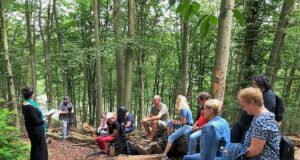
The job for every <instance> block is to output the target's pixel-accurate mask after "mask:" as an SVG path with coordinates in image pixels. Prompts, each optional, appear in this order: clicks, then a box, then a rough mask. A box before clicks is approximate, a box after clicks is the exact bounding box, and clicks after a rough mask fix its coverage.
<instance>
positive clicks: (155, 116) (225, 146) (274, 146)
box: [96, 75, 281, 160]
mask: <svg viewBox="0 0 300 160" xmlns="http://www.w3.org/2000/svg"><path fill="white" fill-rule="evenodd" d="M253 86H254V87H249V88H245V89H241V90H240V91H239V93H238V96H237V98H238V101H239V103H240V108H241V109H242V111H243V113H242V115H241V117H243V114H245V115H247V116H248V117H251V118H248V119H247V120H248V121H250V122H248V123H250V125H249V126H248V128H247V126H246V127H245V126H243V127H244V128H238V129H237V127H233V129H232V130H230V128H229V124H228V122H227V121H226V120H225V119H223V118H222V117H221V116H220V115H221V112H222V108H223V103H222V101H220V100H218V99H210V97H211V96H210V95H209V94H208V93H206V92H201V93H200V94H199V95H198V97H197V100H198V104H199V106H198V108H197V112H198V113H197V116H196V118H195V119H194V120H193V116H192V112H191V110H190V108H189V105H188V102H187V98H186V97H185V96H183V95H178V96H177V98H176V106H175V113H176V114H177V115H178V117H179V118H178V119H176V120H170V119H169V112H168V108H167V106H166V105H165V104H163V103H162V102H161V97H160V96H159V95H156V96H154V97H153V106H152V108H151V111H150V114H149V115H148V116H147V117H146V118H143V119H142V120H141V124H142V126H143V127H144V129H145V131H146V133H147V135H148V139H147V140H148V141H153V139H154V136H155V133H156V131H157V129H163V130H166V132H167V136H168V141H167V145H166V148H165V150H164V152H163V154H162V159H168V157H167V154H168V152H169V151H170V149H171V147H172V144H173V142H174V141H175V140H177V139H178V138H179V137H182V136H185V138H186V140H187V144H188V152H187V155H186V156H184V158H183V159H186V160H190V159H197V160H198V159H200V160H211V159H236V158H237V157H240V158H242V159H243V158H248V159H274V160H279V156H278V155H279V154H278V153H279V143H280V139H281V135H280V130H279V127H278V123H277V122H276V120H275V116H274V114H273V113H272V112H273V111H274V109H273V110H271V109H269V108H270V107H269V103H270V102H271V101H273V100H274V101H275V97H272V95H271V94H272V93H273V94H274V92H273V91H272V90H271V87H270V85H269V80H268V78H266V77H265V76H263V75H259V76H257V77H255V79H254V80H253ZM266 92H268V93H266ZM271 92H272V93H271ZM266 95H267V96H266ZM273 96H275V95H273ZM272 104H273V103H272ZM128 115H130V113H128V114H127V113H126V125H125V129H126V128H130V126H133V127H131V128H130V129H128V132H130V131H133V130H134V128H135V127H134V118H133V116H132V115H131V116H128ZM128 117H131V118H128ZM106 119H107V131H108V134H107V135H105V136H99V137H97V139H96V140H97V142H98V144H99V147H100V148H101V149H102V150H106V151H107V146H106V143H105V142H106V141H113V137H116V136H117V134H118V128H120V127H119V124H118V123H117V122H116V117H115V116H114V115H113V113H107V115H106ZM128 119H130V120H129V121H130V122H128ZM132 119H133V120H132ZM194 121H195V123H194ZM240 121H245V120H244V119H240ZM238 123H239V122H238ZM240 126H241V125H240ZM150 127H151V129H150ZM103 128H104V127H103ZM131 129H133V130H131ZM172 129H173V130H175V131H174V132H173V133H172V132H171V131H172ZM129 130H130V131H129ZM126 132H127V130H126ZM237 133H238V134H237ZM233 137H234V138H233ZM237 139H239V140H237ZM104 143H105V144H104ZM197 145H199V146H200V150H198V151H196V146H197Z"/></svg>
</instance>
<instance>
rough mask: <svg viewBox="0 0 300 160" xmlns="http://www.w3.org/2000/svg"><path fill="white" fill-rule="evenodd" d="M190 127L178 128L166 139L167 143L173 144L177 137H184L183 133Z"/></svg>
mask: <svg viewBox="0 0 300 160" xmlns="http://www.w3.org/2000/svg"><path fill="white" fill-rule="evenodd" d="M191 127H192V126H189V125H184V126H181V127H180V128H178V129H177V130H176V131H175V132H173V133H172V134H171V135H170V136H169V137H168V143H173V142H174V141H175V140H176V139H178V138H179V137H181V136H183V135H185V132H186V131H188V130H189V129H190V128H191Z"/></svg>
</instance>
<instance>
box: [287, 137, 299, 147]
mask: <svg viewBox="0 0 300 160" xmlns="http://www.w3.org/2000/svg"><path fill="white" fill-rule="evenodd" d="M288 137H289V139H290V140H292V141H293V143H294V146H297V147H300V138H297V137H294V136H288Z"/></svg>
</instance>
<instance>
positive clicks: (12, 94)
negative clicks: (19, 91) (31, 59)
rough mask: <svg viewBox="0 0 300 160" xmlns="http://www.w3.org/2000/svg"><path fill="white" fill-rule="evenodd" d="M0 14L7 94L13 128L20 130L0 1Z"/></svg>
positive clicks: (2, 5)
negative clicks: (7, 86) (12, 118)
mask: <svg viewBox="0 0 300 160" xmlns="http://www.w3.org/2000/svg"><path fill="white" fill-rule="evenodd" d="M0 14H1V28H2V38H3V39H2V40H3V49H4V60H5V63H6V70H7V75H8V83H9V93H10V97H11V101H12V102H11V104H12V110H13V114H14V116H15V119H14V120H15V126H16V129H17V130H18V131H19V130H20V121H19V114H18V105H17V100H16V93H15V86H14V79H13V73H12V68H11V64H10V60H9V52H8V39H7V29H6V19H5V13H4V4H3V1H2V0H0Z"/></svg>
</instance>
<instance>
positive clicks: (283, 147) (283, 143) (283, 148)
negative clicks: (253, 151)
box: [267, 136, 295, 160]
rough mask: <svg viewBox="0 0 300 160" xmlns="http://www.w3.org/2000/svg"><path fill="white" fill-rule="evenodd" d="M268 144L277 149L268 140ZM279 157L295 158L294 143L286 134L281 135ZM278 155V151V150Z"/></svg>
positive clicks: (290, 159)
mask: <svg viewBox="0 0 300 160" xmlns="http://www.w3.org/2000/svg"><path fill="white" fill-rule="evenodd" d="M267 145H269V146H270V147H271V149H272V150H273V151H274V152H276V151H275V149H274V148H273V146H272V145H271V144H270V143H269V142H268V141H267ZM279 148H280V149H279V159H280V160H294V154H295V152H294V144H293V142H292V141H291V140H290V139H289V138H288V137H286V136H281V140H280V144H279ZM276 154H277V155H278V153H277V152H276Z"/></svg>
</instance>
